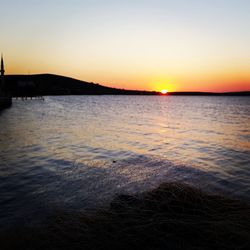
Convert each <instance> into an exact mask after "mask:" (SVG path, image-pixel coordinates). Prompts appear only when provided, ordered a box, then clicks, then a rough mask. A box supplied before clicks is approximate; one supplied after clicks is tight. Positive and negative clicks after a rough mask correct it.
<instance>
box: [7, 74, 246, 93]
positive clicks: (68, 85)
mask: <svg viewBox="0 0 250 250" xmlns="http://www.w3.org/2000/svg"><path fill="white" fill-rule="evenodd" d="M6 86H7V88H8V89H7V90H8V91H9V92H10V93H11V95H12V96H14V97H16V96H46V95H159V94H160V93H159V92H155V91H140V90H125V89H118V88H110V87H106V86H102V85H100V84H96V83H92V82H85V81H80V80H76V79H73V78H70V77H65V76H59V75H53V74H40V75H7V76H6ZM168 95H177V96H183V95H191V96H208V95H209V96H210V95H215V96H232V95H236V96H250V91H243V92H227V93H212V92H171V93H168Z"/></svg>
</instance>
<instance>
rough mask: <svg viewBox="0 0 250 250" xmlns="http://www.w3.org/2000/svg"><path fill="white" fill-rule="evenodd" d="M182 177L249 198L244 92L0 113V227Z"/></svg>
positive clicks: (67, 101)
mask: <svg viewBox="0 0 250 250" xmlns="http://www.w3.org/2000/svg"><path fill="white" fill-rule="evenodd" d="M165 181H183V182H186V183H190V184H193V185H195V186H198V187H201V188H203V189H205V190H208V191H213V192H218V193H223V194H226V195H228V196H231V197H237V198H239V199H244V200H246V201H250V98H249V97H180V96H176V97H173V96H66V97H46V98H45V101H40V100H33V101H21V100H14V101H13V106H12V107H11V108H10V109H7V110H4V111H2V112H1V113H0V227H1V228H3V227H9V226H13V225H18V224H22V223H30V222H34V221H39V220H40V219H42V218H45V217H46V216H47V215H48V214H51V213H52V214H53V213H55V212H56V211H61V210H65V209H67V210H81V211H85V210H88V211H91V210H92V209H94V208H96V207H100V206H103V205H105V204H107V202H108V201H109V200H110V199H112V197H113V196H114V195H115V194H117V193H123V192H130V193H134V192H139V191H144V190H147V189H150V188H153V187H155V186H157V185H158V184H159V183H161V182H165Z"/></svg>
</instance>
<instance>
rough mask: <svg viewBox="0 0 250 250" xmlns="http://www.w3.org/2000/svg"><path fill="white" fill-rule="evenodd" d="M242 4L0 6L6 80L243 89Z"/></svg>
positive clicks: (249, 70) (129, 1)
mask: <svg viewBox="0 0 250 250" xmlns="http://www.w3.org/2000/svg"><path fill="white" fill-rule="evenodd" d="M249 13H250V1H249V0H0V51H1V52H3V54H4V59H5V67H6V73H7V74H36V73H54V74H60V75H65V76H70V77H74V78H77V79H81V80H85V81H91V82H98V83H100V84H103V85H107V86H112V87H119V88H127V89H144V90H157V91H159V90H161V89H167V90H168V91H216V92H223V91H240V90H250V14H249Z"/></svg>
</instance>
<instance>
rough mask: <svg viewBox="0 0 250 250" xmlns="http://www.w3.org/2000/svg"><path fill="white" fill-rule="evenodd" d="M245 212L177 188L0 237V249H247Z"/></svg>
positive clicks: (164, 187)
mask: <svg viewBox="0 0 250 250" xmlns="http://www.w3.org/2000/svg"><path fill="white" fill-rule="evenodd" d="M249 233H250V206H249V204H247V203H244V202H243V201H239V200H236V199H229V198H226V197H224V196H221V195H215V194H211V193H207V192H204V191H201V190H200V189H198V188H195V187H193V186H190V185H187V184H183V183H180V182H174V183H163V184H161V185H160V186H159V187H158V188H155V189H153V190H150V191H147V192H143V193H139V194H135V195H129V194H121V195H118V196H116V197H115V198H114V199H113V201H112V202H111V203H110V206H109V208H107V209H102V210H100V209H99V210H98V211H97V212H94V213H93V214H91V215H86V214H83V213H81V212H67V211H60V212H58V211H57V214H55V215H54V216H51V217H50V218H48V221H47V223H45V224H44V225H37V226H33V227H30V228H29V227H26V228H19V229H16V230H15V231H14V230H11V231H2V232H0V242H1V243H0V244H1V245H2V246H1V245H0V246H1V249H6V250H7V249H236V248H237V249H249V247H250V239H249Z"/></svg>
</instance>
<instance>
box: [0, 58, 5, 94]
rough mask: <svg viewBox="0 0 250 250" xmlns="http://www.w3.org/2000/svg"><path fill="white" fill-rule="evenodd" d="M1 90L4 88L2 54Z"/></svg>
mask: <svg viewBox="0 0 250 250" xmlns="http://www.w3.org/2000/svg"><path fill="white" fill-rule="evenodd" d="M0 71H1V89H3V88H4V72H5V70H4V62H3V54H1V70H0Z"/></svg>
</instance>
